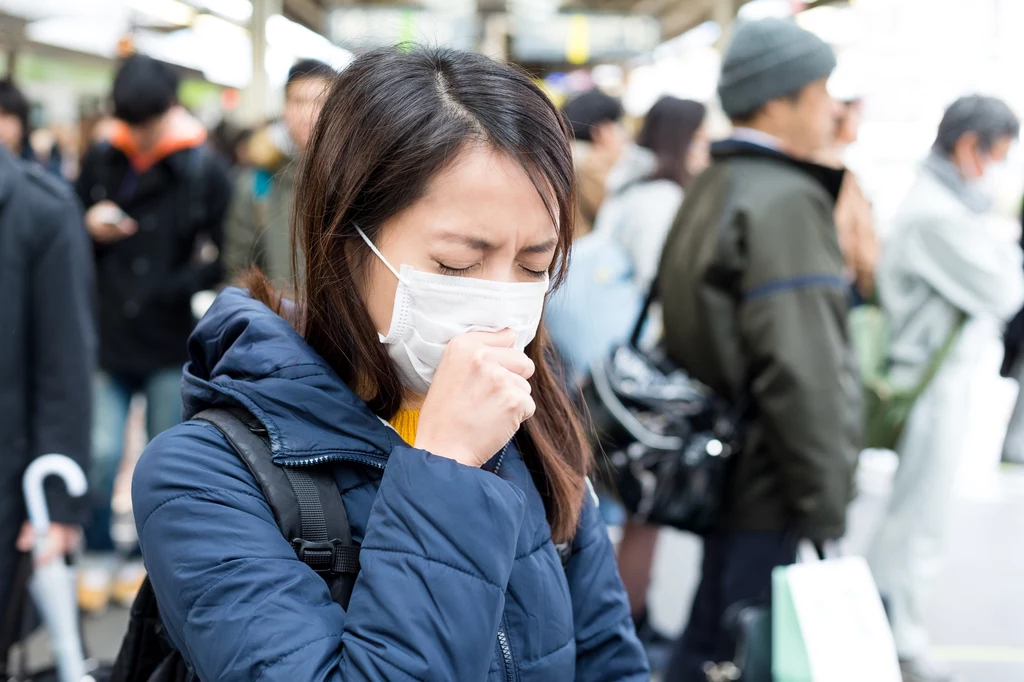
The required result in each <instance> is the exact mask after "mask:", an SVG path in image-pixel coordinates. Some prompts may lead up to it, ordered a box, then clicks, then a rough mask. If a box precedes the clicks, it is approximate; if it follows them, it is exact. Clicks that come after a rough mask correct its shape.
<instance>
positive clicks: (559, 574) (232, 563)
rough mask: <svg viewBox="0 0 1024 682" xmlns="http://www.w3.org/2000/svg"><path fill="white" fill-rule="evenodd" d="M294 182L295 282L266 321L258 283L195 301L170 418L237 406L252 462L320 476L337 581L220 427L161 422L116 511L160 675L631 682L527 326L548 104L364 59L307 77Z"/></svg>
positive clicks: (601, 556) (533, 302)
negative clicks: (295, 541) (341, 519)
mask: <svg viewBox="0 0 1024 682" xmlns="http://www.w3.org/2000/svg"><path fill="white" fill-rule="evenodd" d="M297 188H298V191H297V196H296V207H295V228H296V232H297V239H298V241H299V243H300V246H301V248H300V249H298V250H299V251H300V252H301V253H302V254H304V258H305V266H306V267H305V272H306V276H305V281H304V283H303V284H302V287H301V289H300V291H301V295H300V296H299V297H298V300H297V301H296V302H295V303H294V305H292V304H291V303H290V302H284V304H283V305H279V306H275V305H274V304H275V302H276V303H280V301H279V300H278V301H275V300H274V299H275V296H274V295H273V294H272V292H270V291H269V290H268V289H267V288H266V286H265V283H264V284H261V283H260V282H259V281H258V278H257V281H253V282H250V291H251V292H252V293H247V292H245V291H242V290H239V289H228V290H226V291H225V292H224V293H222V294H221V296H220V297H219V298H218V300H217V301H216V302H215V303H214V305H213V307H212V308H211V310H210V312H209V313H208V314H207V315H206V317H205V318H204V319H203V320H202V321H201V322H200V324H199V327H198V328H197V330H196V332H195V334H194V335H193V337H192V340H191V343H190V352H191V361H190V363H189V364H188V366H187V369H186V373H185V379H184V384H183V385H184V390H183V395H184V404H185V410H186V413H187V414H190V415H194V414H196V413H197V412H198V411H200V410H202V409H205V408H207V407H209V406H241V407H244V408H245V409H247V410H248V411H249V412H251V413H252V414H253V415H254V416H255V417H256V418H257V419H258V420H259V421H260V422H261V424H262V425H263V427H265V429H266V431H267V432H268V435H269V439H270V442H271V445H272V450H273V457H274V461H275V463H277V464H280V465H281V466H284V467H304V466H309V465H312V464H314V463H317V464H322V463H325V462H326V463H330V465H331V466H332V467H333V473H334V477H335V479H336V481H337V484H338V490H339V494H340V495H341V497H342V499H343V501H344V504H345V507H346V510H347V514H348V518H349V522H350V524H351V526H352V534H353V537H354V539H355V540H356V541H357V542H358V543H360V545H361V550H360V562H361V566H362V567H361V571H360V573H359V577H358V579H357V581H356V583H355V587H354V590H353V593H352V597H351V601H350V602H349V605H348V608H347V610H343V609H342V608H341V607H340V606H338V605H337V604H335V603H334V602H332V601H331V596H330V594H329V593H328V590H327V588H326V586H325V583H324V581H323V580H322V579H321V578H320V577H319V576H318V575H317V574H316V573H314V572H313V571H312V570H310V568H308V567H307V566H306V565H305V564H303V563H302V562H300V561H299V560H298V559H297V558H296V555H295V552H294V551H293V549H292V547H291V546H290V545H289V543H288V542H287V541H286V540H285V539H284V537H283V536H282V535H281V533H280V531H279V530H278V527H277V525H276V523H275V521H274V517H273V515H272V513H271V510H270V508H269V507H268V504H267V502H266V500H265V499H264V496H263V494H262V492H261V490H260V488H259V486H258V485H257V483H256V481H255V480H254V479H253V477H252V476H251V475H250V474H249V472H248V470H247V469H246V466H245V464H243V463H242V461H241V460H240V458H239V457H238V456H237V455H235V454H234V453H233V452H232V450H231V448H230V447H229V445H228V443H227V442H226V441H225V439H224V437H223V436H221V435H220V433H219V432H218V431H217V430H216V429H215V428H213V427H212V426H210V425H208V424H206V423H203V422H199V421H189V422H186V423H184V424H182V425H180V426H179V427H176V428H174V429H172V430H170V431H169V432H167V433H165V434H163V435H161V436H160V437H159V438H157V439H156V440H155V441H154V442H153V443H152V444H151V445H150V446H149V448H147V450H146V453H145V455H144V456H143V458H142V460H141V462H140V463H139V466H138V469H137V471H136V474H135V479H134V490H133V497H134V501H135V514H136V522H137V525H138V529H139V537H140V538H141V545H142V551H143V555H144V557H145V560H146V565H147V568H148V569H149V571H150V579H151V581H152V584H153V587H154V589H155V592H156V595H157V598H158V600H159V602H160V609H161V616H162V619H163V621H164V624H165V626H166V629H167V633H168V635H169V638H170V640H171V641H172V642H173V644H174V645H175V646H176V647H177V648H179V649H180V651H181V652H182V653H183V655H184V658H185V660H186V662H187V664H188V665H189V666H190V667H191V668H192V669H193V670H194V672H195V674H196V675H197V676H198V678H199V679H201V680H239V681H240V680H261V681H263V682H272V681H277V680H286V681H287V682H298V681H300V680H301V681H302V682H306V681H307V680H336V681H346V682H347V681H350V680H444V681H451V680H458V681H460V682H461V681H463V680H465V681H476V680H492V681H497V680H513V679H514V680H520V681H522V682H528V681H530V680H559V681H562V680H574V679H575V680H579V681H589V680H616V681H618V680H646V679H648V677H649V675H648V671H647V663H646V660H645V658H644V655H643V652H642V650H641V648H640V646H639V644H638V642H637V640H636V637H635V635H634V632H633V626H632V622H631V620H630V618H629V609H628V606H627V602H626V597H625V592H624V591H623V589H622V585H621V582H620V580H619V577H618V573H617V571H616V567H615V560H614V556H613V553H612V548H611V545H610V543H609V541H608V537H607V534H606V533H605V529H604V527H603V525H602V523H601V521H600V518H599V514H598V512H597V509H596V508H595V506H594V504H593V502H592V501H591V496H590V495H589V494H588V493H587V491H586V488H587V486H586V484H585V479H584V476H585V474H586V471H587V468H588V463H589V453H588V451H587V447H586V445H585V442H584V438H583V435H582V432H581V429H580V425H579V422H578V421H577V418H576V416H575V414H574V412H573V410H572V409H571V407H570V404H569V402H568V400H567V399H566V397H565V395H564V394H563V393H562V391H561V389H560V384H559V382H558V381H557V380H556V379H555V378H554V377H553V376H552V374H551V371H550V370H549V369H548V366H547V365H546V364H545V362H544V356H545V352H546V350H547V342H546V340H545V338H544V335H543V333H542V332H541V331H539V330H538V324H539V322H540V317H541V309H542V306H543V303H544V299H545V296H546V292H547V290H548V288H549V282H557V281H558V280H559V279H560V278H561V276H562V274H563V271H564V268H565V266H566V262H565V260H566V258H565V256H566V250H567V248H568V245H569V242H570V239H571V235H572V228H573V226H572V224H571V223H572V215H573V211H574V181H573V167H572V159H571V157H570V152H569V141H568V136H567V133H566V129H565V127H564V125H563V123H562V122H561V119H560V117H559V115H558V113H557V112H556V110H555V109H554V107H553V106H552V105H551V103H550V102H549V101H548V100H547V99H546V98H545V97H544V96H543V95H542V94H541V92H540V91H539V90H538V89H537V88H536V87H535V86H534V85H533V84H532V83H531V82H530V80H529V79H528V78H526V77H524V76H522V75H521V74H519V73H518V72H515V71H513V70H511V69H509V68H508V67H505V66H503V65H500V64H498V63H496V62H493V61H491V60H489V59H487V58H485V57H482V56H479V55H474V54H468V53H462V52H457V51H452V50H445V49H437V50H421V49H417V50H413V51H402V50H383V51H376V52H372V53H369V54H366V55H363V56H362V57H360V58H358V59H357V60H356V61H355V62H354V63H353V64H352V65H351V66H349V67H348V69H346V70H345V72H344V73H343V74H342V75H341V76H339V77H338V79H337V81H336V82H335V84H334V85H333V87H332V89H331V92H330V94H329V95H328V98H327V101H326V103H325V106H324V110H323V113H322V114H321V116H320V118H319V121H318V123H317V125H316V129H315V130H314V132H313V135H312V138H311V140H310V143H309V146H308V148H307V151H306V155H305V159H304V162H303V167H302V170H301V176H300V178H299V180H298V182H297ZM268 304H269V305H268ZM272 308H279V309H281V310H283V311H287V312H288V313H289V314H288V315H287V317H288V318H289V319H285V318H284V317H281V316H278V315H277V314H275V313H274V312H273V311H272ZM558 542H569V543H570V547H571V554H570V556H569V558H568V561H567V563H566V565H565V566H563V565H562V562H561V561H560V559H559V556H558V554H557V552H556V549H555V546H554V544H553V543H558Z"/></svg>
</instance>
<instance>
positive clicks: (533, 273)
mask: <svg viewBox="0 0 1024 682" xmlns="http://www.w3.org/2000/svg"><path fill="white" fill-rule="evenodd" d="M519 267H520V268H521V269H522V271H523V272H525V273H526V276H527V277H530V278H531V279H544V278H545V277H547V274H548V271H547V270H546V269H545V270H533V269H531V268H528V267H526V266H525V265H520V266H519Z"/></svg>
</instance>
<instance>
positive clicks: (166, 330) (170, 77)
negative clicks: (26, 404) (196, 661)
mask: <svg viewBox="0 0 1024 682" xmlns="http://www.w3.org/2000/svg"><path fill="white" fill-rule="evenodd" d="M177 88H178V77H177V75H176V74H175V73H174V71H172V70H171V67H169V66H168V65H167V64H164V63H162V62H159V61H156V60H154V59H151V58H149V57H146V56H143V55H133V56H131V57H128V58H127V59H125V60H124V61H123V62H122V63H121V66H120V68H119V70H118V72H117V75H116V76H115V78H114V84H113V93H112V99H113V103H114V116H115V118H116V120H115V121H114V122H113V123H112V124H111V127H110V135H109V139H107V140H104V141H101V142H99V143H97V144H95V145H94V146H93V147H92V148H91V149H90V150H89V151H88V153H87V154H86V155H85V158H84V159H83V161H82V172H81V174H80V175H79V178H78V181H77V182H76V185H75V189H76V192H77V194H78V198H79V200H80V201H81V202H82V204H83V205H84V207H85V209H86V213H85V227H86V230H87V231H88V233H89V236H90V237H91V239H92V252H93V255H94V258H95V264H96V289H97V292H98V306H97V308H98V310H99V338H100V352H99V368H98V369H99V371H98V372H96V376H95V378H94V381H93V395H94V402H95V405H96V409H95V414H94V423H93V433H92V439H93V443H92V454H93V464H92V469H91V470H90V471H89V472H88V473H89V488H90V493H91V495H90V496H91V498H92V502H93V505H92V507H93V508H92V518H91V520H90V521H89V523H88V524H87V526H86V532H85V545H86V555H85V557H84V560H83V561H82V566H81V571H80V572H79V586H78V588H79V589H78V601H79V605H80V606H81V607H82V608H83V609H84V610H86V611H90V612H100V611H103V610H104V609H105V608H106V606H107V604H108V602H109V601H110V600H111V599H113V600H114V601H116V602H120V603H122V604H125V605H127V604H130V603H131V602H132V600H133V599H134V597H135V593H136V591H137V590H138V588H139V586H140V584H141V582H142V579H143V578H144V572H143V570H142V564H141V562H139V561H137V560H136V559H135V558H134V557H132V556H131V553H130V552H125V551H124V549H125V548H123V547H119V548H118V549H120V550H122V551H121V552H115V548H114V543H113V540H112V538H111V519H112V512H111V498H112V496H113V492H114V482H115V480H116V477H117V473H118V470H119V467H120V464H121V457H122V454H123V453H124V443H125V436H124V434H125V425H126V423H127V420H128V411H129V406H130V405H131V400H132V397H133V396H134V395H136V394H142V395H144V396H145V398H146V431H147V435H148V436H149V437H150V438H152V437H153V436H155V435H156V434H158V433H160V432H161V431H163V430H164V429H167V428H168V427H170V426H172V425H174V424H177V423H178V422H179V421H180V419H181V398H180V395H181V368H182V365H184V364H185V360H186V347H185V346H186V342H187V340H188V336H189V334H190V333H191V332H192V328H193V327H194V326H195V318H194V316H193V314H192V303H191V301H192V296H193V295H194V294H196V293H197V292H199V291H202V290H204V289H210V288H212V287H214V286H215V285H217V284H218V283H219V282H220V281H221V277H222V269H221V266H220V262H219V259H218V258H216V257H213V258H210V257H206V255H207V254H208V253H216V252H217V249H204V246H205V245H208V244H213V245H214V246H217V247H220V246H221V245H222V242H223V240H222V234H223V229H222V227H223V223H224V216H225V214H226V213H227V207H228V202H229V201H230V194H231V184H230V181H229V179H228V174H227V168H226V167H225V165H224V164H223V163H222V162H221V160H220V159H219V158H217V156H216V154H215V153H213V151H212V150H209V149H207V148H206V139H207V133H206V129H205V128H204V127H203V125H202V124H201V123H200V122H199V121H198V120H196V119H195V118H193V117H192V115H191V114H189V113H188V112H187V111H186V110H185V109H184V108H183V107H181V106H180V105H179V104H178V99H177Z"/></svg>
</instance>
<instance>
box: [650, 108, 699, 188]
mask: <svg viewBox="0 0 1024 682" xmlns="http://www.w3.org/2000/svg"><path fill="white" fill-rule="evenodd" d="M705 112H706V108H705V107H704V105H703V104H701V103H700V102H694V101H693V100H689V99H679V98H677V97H662V98H660V99H659V100H658V101H657V102H655V103H654V106H653V107H651V110H650V111H649V112H647V116H646V118H645V119H644V125H643V128H641V129H640V134H639V135H637V138H636V143H637V144H638V145H640V146H641V147H646V148H647V149H650V150H651V151H652V152H654V155H655V156H656V157H657V158H658V167H657V168H656V169H655V171H654V173H652V174H651V178H650V179H651V180H672V181H673V182H676V183H678V184H679V186H680V187H686V186H687V185H688V184H690V180H691V179H692V178H691V177H690V169H689V168H687V167H686V158H687V155H688V154H689V151H690V145H691V144H693V137H694V135H696V134H697V131H698V130H700V126H701V124H702V123H703V122H704V114H705Z"/></svg>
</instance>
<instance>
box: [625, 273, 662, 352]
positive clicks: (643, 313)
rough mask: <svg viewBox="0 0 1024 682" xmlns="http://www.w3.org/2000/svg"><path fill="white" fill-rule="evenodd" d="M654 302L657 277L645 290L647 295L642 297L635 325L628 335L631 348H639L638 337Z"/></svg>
mask: <svg viewBox="0 0 1024 682" xmlns="http://www.w3.org/2000/svg"><path fill="white" fill-rule="evenodd" d="M656 300H658V277H657V276H655V277H654V279H652V280H651V285H650V286H649V287H648V288H647V295H646V296H644V303H643V305H642V306H640V314H639V315H638V316H637V319H636V323H635V324H634V325H633V332H632V333H631V334H630V335H629V345H630V346H632V347H633V348H639V347H640V335H641V334H642V333H643V331H644V324H645V323H646V322H647V316H648V315H649V314H650V312H651V306H652V305H653V304H654V302H655V301H656Z"/></svg>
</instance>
